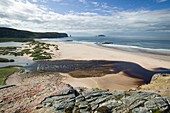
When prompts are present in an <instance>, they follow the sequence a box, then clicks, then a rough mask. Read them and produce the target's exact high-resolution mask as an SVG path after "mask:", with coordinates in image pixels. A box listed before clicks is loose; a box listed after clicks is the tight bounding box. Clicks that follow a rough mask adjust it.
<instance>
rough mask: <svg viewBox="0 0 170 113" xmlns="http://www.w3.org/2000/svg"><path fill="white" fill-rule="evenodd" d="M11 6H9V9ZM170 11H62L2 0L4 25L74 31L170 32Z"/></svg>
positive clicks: (1, 21) (0, 18)
mask: <svg viewBox="0 0 170 113" xmlns="http://www.w3.org/2000/svg"><path fill="white" fill-rule="evenodd" d="M7 7H8V8H7ZM169 18H170V10H169V9H165V10H155V11H150V10H140V11H117V12H112V15H109V16H103V15H99V14H97V13H92V12H79V13H78V12H70V13H68V14H59V13H56V12H53V11H50V10H48V8H46V7H41V6H39V5H36V4H32V3H30V2H28V1H25V2H23V1H14V0H4V1H2V0H0V26H6V27H13V28H19V29H25V30H31V31H32V30H33V31H46V32H47V31H58V32H68V33H71V34H72V33H74V34H91V35H96V34H100V33H103V34H110V35H123V34H124V35H125V36H127V35H130V34H136V35H145V34H148V33H151V32H152V35H153V34H155V36H157V34H161V33H164V34H166V33H170V19H169Z"/></svg>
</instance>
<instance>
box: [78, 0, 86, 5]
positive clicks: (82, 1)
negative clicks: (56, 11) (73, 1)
mask: <svg viewBox="0 0 170 113" xmlns="http://www.w3.org/2000/svg"><path fill="white" fill-rule="evenodd" d="M79 2H81V3H83V4H85V3H87V1H86V0H79Z"/></svg>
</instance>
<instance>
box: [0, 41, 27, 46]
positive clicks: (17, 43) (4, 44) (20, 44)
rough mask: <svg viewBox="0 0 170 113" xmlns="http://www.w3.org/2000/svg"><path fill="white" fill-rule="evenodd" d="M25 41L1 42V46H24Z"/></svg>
mask: <svg viewBox="0 0 170 113" xmlns="http://www.w3.org/2000/svg"><path fill="white" fill-rule="evenodd" d="M23 44H25V43H22V42H1V43H0V47H7V46H22V45H23Z"/></svg>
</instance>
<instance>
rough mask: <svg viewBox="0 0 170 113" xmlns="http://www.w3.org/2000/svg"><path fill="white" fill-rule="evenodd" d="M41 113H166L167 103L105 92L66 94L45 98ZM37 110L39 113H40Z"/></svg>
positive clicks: (169, 106) (145, 95) (138, 95)
mask: <svg viewBox="0 0 170 113" xmlns="http://www.w3.org/2000/svg"><path fill="white" fill-rule="evenodd" d="M40 105H41V106H42V109H43V110H44V112H45V111H49V110H51V111H53V112H54V113H157V112H159V113H169V112H170V103H169V99H168V98H165V97H161V96H160V95H158V94H155V93H148V92H136V91H135V92H134V91H113V92H109V91H106V90H98V91H88V92H81V93H78V92H76V91H72V92H69V93H68V94H65V95H56V96H52V97H47V98H45V99H44V100H43V101H42V102H41V104H40ZM42 109H41V110H42Z"/></svg>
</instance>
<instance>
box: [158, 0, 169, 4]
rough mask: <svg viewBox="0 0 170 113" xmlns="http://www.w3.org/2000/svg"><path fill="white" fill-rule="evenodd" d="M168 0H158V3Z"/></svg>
mask: <svg viewBox="0 0 170 113" xmlns="http://www.w3.org/2000/svg"><path fill="white" fill-rule="evenodd" d="M166 1H167V0H157V2H158V3H162V2H166Z"/></svg>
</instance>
